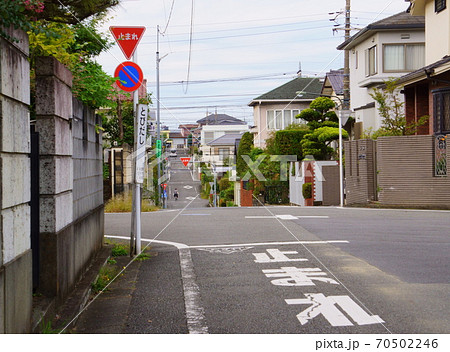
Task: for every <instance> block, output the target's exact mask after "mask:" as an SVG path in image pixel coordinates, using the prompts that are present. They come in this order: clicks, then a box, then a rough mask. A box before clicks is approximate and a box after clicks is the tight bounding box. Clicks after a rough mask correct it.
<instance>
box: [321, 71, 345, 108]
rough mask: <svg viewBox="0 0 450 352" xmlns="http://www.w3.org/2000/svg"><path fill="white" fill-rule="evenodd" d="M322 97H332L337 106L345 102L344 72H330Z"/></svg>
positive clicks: (324, 82)
mask: <svg viewBox="0 0 450 352" xmlns="http://www.w3.org/2000/svg"><path fill="white" fill-rule="evenodd" d="M322 95H323V96H326V97H331V98H332V99H333V100H335V102H336V103H337V104H339V103H340V102H341V101H343V100H344V70H342V69H341V70H330V72H327V73H326V74H325V79H324V81H323V85H322ZM333 97H336V98H333Z"/></svg>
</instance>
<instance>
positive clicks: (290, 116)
mask: <svg viewBox="0 0 450 352" xmlns="http://www.w3.org/2000/svg"><path fill="white" fill-rule="evenodd" d="M322 85H323V79H319V78H309V77H297V78H295V79H293V80H292V81H290V82H287V83H286V84H283V85H282V86H280V87H278V88H275V89H273V90H271V91H270V92H267V93H265V94H263V95H260V96H259V97H257V98H255V99H253V100H252V101H251V102H250V103H249V104H248V105H249V106H252V107H253V121H254V126H253V127H252V131H251V132H252V133H253V135H254V138H253V140H254V145H255V147H259V148H264V147H265V145H266V139H267V138H269V135H270V132H273V131H279V130H282V129H284V128H286V127H287V126H289V125H290V124H292V123H299V122H301V121H299V120H298V119H296V118H295V116H297V115H298V114H299V113H300V111H302V110H304V109H307V108H309V104H310V103H311V102H312V101H313V100H314V99H315V98H317V97H318V96H319V95H320V94H321V91H322Z"/></svg>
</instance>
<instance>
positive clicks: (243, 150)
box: [236, 132, 253, 177]
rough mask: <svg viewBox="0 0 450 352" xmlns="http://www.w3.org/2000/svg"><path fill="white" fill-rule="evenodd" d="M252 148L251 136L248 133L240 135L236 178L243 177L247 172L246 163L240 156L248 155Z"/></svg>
mask: <svg viewBox="0 0 450 352" xmlns="http://www.w3.org/2000/svg"><path fill="white" fill-rule="evenodd" d="M252 147H253V135H252V134H251V133H250V132H245V133H244V134H243V135H242V138H241V141H240V142H239V147H238V151H237V157H236V174H237V176H238V177H244V175H245V174H246V173H247V171H248V167H247V163H246V162H245V160H244V159H243V158H242V155H249V154H250V152H251V151H252Z"/></svg>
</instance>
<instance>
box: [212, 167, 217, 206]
mask: <svg viewBox="0 0 450 352" xmlns="http://www.w3.org/2000/svg"><path fill="white" fill-rule="evenodd" d="M213 170H214V208H215V207H217V187H216V185H217V172H216V166H215V165H214V166H213Z"/></svg>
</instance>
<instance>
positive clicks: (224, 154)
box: [202, 132, 243, 166]
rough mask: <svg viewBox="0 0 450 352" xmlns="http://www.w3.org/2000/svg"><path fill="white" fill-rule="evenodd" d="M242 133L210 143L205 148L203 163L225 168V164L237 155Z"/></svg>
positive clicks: (224, 136)
mask: <svg viewBox="0 0 450 352" xmlns="http://www.w3.org/2000/svg"><path fill="white" fill-rule="evenodd" d="M242 135H243V132H242V133H227V134H224V135H223V136H220V137H219V138H216V139H214V140H212V141H211V142H208V143H207V144H206V146H204V147H203V149H202V150H203V161H204V162H209V163H214V164H215V165H219V166H223V165H224V162H227V160H228V159H229V158H230V157H233V156H235V155H236V154H237V147H238V146H239V141H240V140H241V138H242Z"/></svg>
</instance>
